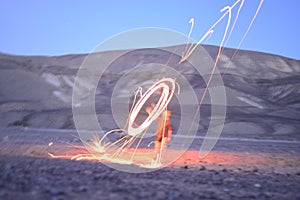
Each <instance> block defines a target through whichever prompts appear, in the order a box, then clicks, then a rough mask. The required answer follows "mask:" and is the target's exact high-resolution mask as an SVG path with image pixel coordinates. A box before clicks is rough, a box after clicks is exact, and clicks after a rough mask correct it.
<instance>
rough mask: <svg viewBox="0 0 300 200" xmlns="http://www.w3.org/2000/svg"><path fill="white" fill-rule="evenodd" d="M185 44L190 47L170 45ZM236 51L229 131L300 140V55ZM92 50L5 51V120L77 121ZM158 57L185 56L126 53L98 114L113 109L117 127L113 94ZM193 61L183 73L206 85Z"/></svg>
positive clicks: (230, 75)
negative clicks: (75, 91)
mask: <svg viewBox="0 0 300 200" xmlns="http://www.w3.org/2000/svg"><path fill="white" fill-rule="evenodd" d="M203 47H204V49H205V50H206V51H207V52H208V54H209V55H210V56H211V57H212V58H213V59H214V58H215V57H216V54H217V51H218V48H217V47H214V46H203ZM178 48H184V47H182V46H179V47H170V48H168V49H178ZM115 53H116V52H113V51H111V52H101V53H95V54H93V55H92V56H95V57H97V56H98V57H102V58H105V57H107V56H110V55H112V54H115ZM233 54H234V50H233V49H225V50H224V52H223V54H222V57H221V58H220V62H219V63H218V69H219V70H220V72H221V74H222V78H223V81H224V84H225V88H226V96H227V116H226V123H225V127H224V130H223V134H224V136H237V135H238V136H239V137H251V138H253V137H254V138H275V139H289V140H299V139H300V134H299V131H298V130H299V128H300V123H299V122H300V61H299V60H293V59H289V58H285V57H281V56H277V55H271V54H266V53H259V52H252V51H243V50H240V51H238V53H237V54H236V55H235V56H234V59H233V60H232V61H231V60H230V58H231V57H232V55H233ZM86 56H87V55H84V54H82V55H64V56H54V57H47V56H14V55H6V54H0V114H1V115H0V116H1V117H0V126H2V127H6V126H30V127H44V128H62V129H72V128H74V122H73V118H72V106H71V103H72V88H73V84H74V80H75V77H76V73H77V71H78V69H79V67H80V65H81V64H82V62H83V61H84V59H85V58H86ZM153 59H155V60H156V61H158V62H159V63H161V64H163V63H165V61H168V60H170V61H169V64H170V65H172V62H173V64H174V63H176V62H177V63H178V58H174V59H170V54H168V53H165V52H163V51H159V50H151V49H150V50H143V49H141V50H134V51H132V52H130V53H129V54H127V56H126V57H120V58H118V59H117V60H115V61H114V62H113V63H112V64H111V68H110V69H109V70H107V71H105V73H104V74H103V76H102V78H101V81H100V82H99V89H98V90H97V92H96V97H95V98H96V102H97V103H96V111H97V114H98V113H101V114H104V115H107V117H104V118H102V119H101V120H102V121H103V123H102V126H103V127H104V128H105V129H110V128H114V127H115V124H114V122H113V120H111V118H110V117H109V116H110V115H111V111H110V105H109V102H110V95H111V94H112V90H113V88H114V86H115V84H116V82H117V81H118V80H119V79H120V78H121V77H122V76H123V75H124V73H123V72H124V70H125V69H126V67H127V69H128V68H130V67H135V66H138V65H140V64H141V63H143V64H145V63H149V62H151V60H153ZM191 59H193V60H194V61H195V62H200V61H201V59H202V58H201V55H200V56H198V57H197V56H194V57H193V58H191ZM197 59H199V60H200V61H198V60H197ZM97 65H99V63H95V67H97ZM184 65H185V64H184ZM186 65H188V64H186ZM188 69H189V68H184V70H183V71H182V72H181V73H183V74H185V76H186V77H187V79H188V81H189V82H190V83H191V85H192V86H193V88H194V89H195V90H196V91H199V92H200V93H201V92H203V89H204V87H205V84H203V83H204V82H203V77H201V76H199V74H196V73H195V71H191V70H188ZM204 79H205V78H204ZM213 84H214V82H212V86H213ZM99 102H101V103H99ZM175 103H176V102H175ZM175 103H173V104H171V108H172V109H174V117H173V119H172V120H173V121H174V124H175V127H176V126H178V123H179V121H180V119H179V116H178V115H177V114H179V112H180V111H176V106H175ZM210 109H211V106H210V101H209V98H208V100H205V102H204V104H203V106H202V107H201V113H202V115H201V121H200V130H199V134H203V133H204V132H205V130H206V129H207V126H208V123H209V120H210Z"/></svg>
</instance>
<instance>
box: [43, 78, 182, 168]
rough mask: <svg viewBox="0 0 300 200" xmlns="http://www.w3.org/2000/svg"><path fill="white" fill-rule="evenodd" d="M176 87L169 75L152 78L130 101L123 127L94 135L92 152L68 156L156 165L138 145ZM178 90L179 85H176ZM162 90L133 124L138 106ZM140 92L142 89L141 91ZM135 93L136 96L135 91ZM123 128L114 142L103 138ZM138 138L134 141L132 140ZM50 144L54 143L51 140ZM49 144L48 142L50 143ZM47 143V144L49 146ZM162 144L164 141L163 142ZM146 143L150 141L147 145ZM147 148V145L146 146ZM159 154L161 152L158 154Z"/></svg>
mask: <svg viewBox="0 0 300 200" xmlns="http://www.w3.org/2000/svg"><path fill="white" fill-rule="evenodd" d="M175 90H176V81H175V79H172V78H162V79H161V80H159V81H157V82H155V83H154V84H153V85H152V86H151V87H150V88H149V89H148V90H147V91H146V92H145V93H144V94H142V96H141V97H140V99H139V100H138V101H137V102H136V103H135V102H134V103H133V108H132V109H131V111H130V114H129V117H128V125H127V126H126V127H124V128H123V129H113V130H111V131H108V132H107V133H106V134H105V135H104V136H103V137H102V138H101V139H99V138H97V137H96V138H94V139H93V141H92V143H91V144H87V145H89V147H90V149H92V151H93V152H92V153H87V152H84V153H82V154H77V155H75V156H71V157H68V156H67V157H68V158H70V159H72V160H100V161H109V162H113V163H119V164H137V165H140V166H143V167H150V168H151V167H154V168H155V167H159V166H160V164H161V163H160V160H154V159H153V158H151V157H150V158H149V157H145V156H142V155H138V154H137V149H138V148H139V145H140V143H141V140H142V139H143V138H144V135H145V133H146V130H147V129H148V128H149V126H150V125H151V124H152V123H153V121H155V120H156V119H157V118H158V117H159V116H160V115H161V114H162V113H163V112H164V111H165V110H166V109H167V106H168V104H169V103H170V101H171V100H172V97H173V95H174V92H175ZM177 90H178V91H179V88H178V89H177ZM157 91H161V94H160V97H159V99H158V101H157V103H156V104H155V106H154V108H153V109H152V111H151V112H149V115H148V117H147V118H146V119H145V120H144V121H143V122H142V123H141V124H140V125H139V126H138V127H134V122H135V120H136V118H137V116H138V115H139V113H140V111H141V109H142V108H143V107H144V105H145V104H146V103H147V102H148V101H149V99H150V98H151V96H152V95H153V94H154V93H155V92H157ZM140 93H141V92H140ZM137 94H138V92H137V93H136V94H135V99H136V95H137ZM119 131H123V132H125V133H126V135H125V136H124V137H121V138H120V139H117V140H116V141H114V142H110V141H108V140H106V138H107V137H108V136H109V135H110V134H112V133H115V132H119ZM136 140H139V141H138V143H137V145H135V147H134V145H133V143H134V142H135V141H136ZM52 144H53V143H52ZM52 144H51V145H52ZM51 145H50V144H49V146H51ZM162 145H164V144H163V143H162ZM148 146H149V145H148ZM74 148H77V149H82V147H80V146H74ZM162 150H163V147H161V148H160V154H161V153H162ZM147 151H149V149H148V150H147ZM49 156H51V157H53V158H66V157H65V156H57V155H53V154H51V153H49ZM159 158H161V156H160V157H159Z"/></svg>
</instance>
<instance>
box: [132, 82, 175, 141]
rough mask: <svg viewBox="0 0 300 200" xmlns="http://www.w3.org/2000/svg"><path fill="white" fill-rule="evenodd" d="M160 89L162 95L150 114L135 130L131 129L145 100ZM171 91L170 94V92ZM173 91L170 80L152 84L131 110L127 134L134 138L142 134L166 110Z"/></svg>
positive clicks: (172, 83)
mask: <svg viewBox="0 0 300 200" xmlns="http://www.w3.org/2000/svg"><path fill="white" fill-rule="evenodd" d="M165 82H169V83H170V85H171V88H170V87H169V86H168V85H167V84H166V83H165ZM160 88H162V89H163V90H162V94H161V96H160V98H159V100H158V102H157V103H156V104H155V107H154V108H153V110H152V111H151V112H150V114H149V116H148V117H147V118H146V119H145V120H144V122H143V123H142V124H141V125H140V126H138V127H137V128H134V127H133V123H134V121H135V119H136V117H137V116H138V114H139V112H140V110H141V109H142V107H143V106H144V105H145V103H146V102H147V100H148V99H149V98H150V97H151V95H152V94H153V93H154V92H155V91H157V90H158V89H160ZM170 89H171V92H170ZM174 91H175V80H174V79H172V78H163V79H161V80H159V81H157V82H156V83H154V84H153V85H152V86H151V87H150V88H149V89H148V90H147V91H146V92H145V93H144V94H143V96H142V97H141V98H140V99H139V101H138V102H137V103H136V104H135V106H134V108H133V109H132V113H131V115H130V118H129V119H130V120H129V124H128V134H129V135H132V136H136V135H138V134H140V133H142V132H143V131H144V130H145V129H146V128H148V127H149V126H150V125H151V123H152V122H153V121H154V120H155V119H156V118H157V117H158V116H160V115H161V113H162V112H163V111H164V109H166V107H167V106H168V104H169V103H170V101H171V99H172V97H173V94H174Z"/></svg>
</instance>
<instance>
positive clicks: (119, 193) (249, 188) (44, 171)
mask: <svg viewBox="0 0 300 200" xmlns="http://www.w3.org/2000/svg"><path fill="white" fill-rule="evenodd" d="M72 135H73V134H72V133H67V132H62V133H55V131H52V132H49V131H48V132H47V131H45V130H39V131H33V130H31V131H21V130H15V129H3V130H1V131H0V199H101V200H102V199H129V200H130V199H146V200H147V199H180V200H182V199H300V157H299V155H300V153H299V152H300V143H299V142H297V141H263V140H261V141H257V140H253V141H249V140H247V141H242V140H237V139H234V140H233V139H231V140H228V139H226V138H223V139H220V140H219V142H218V143H217V145H216V146H215V148H214V151H212V152H211V153H210V154H208V156H207V157H205V158H204V159H200V158H199V156H198V155H199V152H198V150H199V145H200V143H201V140H196V141H195V143H194V144H193V145H192V146H191V149H190V150H189V151H187V152H186V153H185V154H183V156H182V157H181V158H180V159H178V160H177V161H176V162H174V163H173V164H172V165H170V166H168V167H166V168H163V169H161V170H158V171H154V172H149V173H141V174H134V173H126V172H120V171H117V170H114V169H112V168H109V167H107V166H106V165H104V164H102V163H100V162H95V161H74V160H68V159H54V158H49V156H48V154H47V152H49V151H50V150H51V152H52V153H55V154H59V153H60V154H64V153H68V151H70V152H72V149H70V148H66V146H65V145H58V142H59V141H60V142H61V143H62V144H64V142H71V143H78V141H77V140H78V139H77V140H76V138H74V136H72ZM50 141H53V142H54V143H55V144H56V145H54V146H53V147H48V143H49V142H50ZM78 144H79V143H78ZM73 153H74V152H73ZM175 153H176V152H175Z"/></svg>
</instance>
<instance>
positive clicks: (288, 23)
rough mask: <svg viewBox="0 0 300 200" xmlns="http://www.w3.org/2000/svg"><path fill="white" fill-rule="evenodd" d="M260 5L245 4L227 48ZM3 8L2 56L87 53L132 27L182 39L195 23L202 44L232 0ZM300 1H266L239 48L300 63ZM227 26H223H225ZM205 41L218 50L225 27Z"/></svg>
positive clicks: (249, 0)
mask: <svg viewBox="0 0 300 200" xmlns="http://www.w3.org/2000/svg"><path fill="white" fill-rule="evenodd" d="M259 1H260V0H245V5H244V8H243V10H242V13H241V15H240V18H239V21H238V23H237V26H236V29H235V32H234V34H233V35H232V38H231V40H230V41H229V43H228V45H227V46H228V47H233V48H234V47H237V46H238V43H239V41H240V39H241V38H242V36H243V33H244V32H245V30H246V29H247V26H248V24H249V23H250V21H251V18H252V16H253V15H254V13H255V9H256V8H257V6H258V4H259ZM0 2H1V4H0V5H1V6H0V25H1V37H0V45H1V46H0V52H3V53H9V54H18V55H62V54H69V53H88V52H90V51H92V50H93V49H94V48H95V47H96V46H97V45H98V44H100V43H101V42H103V41H104V40H106V39H107V38H109V37H111V36H113V35H115V34H118V33H120V32H123V31H127V30H130V29H134V28H141V27H160V28H167V29H172V30H175V31H178V32H181V33H184V34H187V33H188V31H189V27H190V24H189V23H188V22H189V19H190V18H191V17H193V18H194V19H195V27H194V31H193V33H192V38H193V39H195V40H199V39H200V38H201V36H202V35H203V34H204V33H205V32H206V31H207V30H208V29H209V27H210V26H211V25H212V24H213V23H214V22H215V21H216V20H217V19H218V18H219V17H220V16H221V13H220V9H221V8H223V7H224V6H226V5H230V4H232V3H233V2H234V1H233V0H187V1H183V0H180V1H176V0H165V1H164V0H160V1H159V0H152V1H141V0H139V1H138V0H127V1H114V0H110V1H107V0H106V1H71V0H70V1H66V0H60V1H58V0H57V1H55V0H43V1H40V0H26V1H21V0H19V1H17V0H6V1H1V0H0ZM299 8H300V1H298V0H288V1H282V0H265V1H264V4H263V6H262V8H261V11H260V13H259V15H258V16H257V19H256V21H255V22H254V24H253V27H252V28H251V30H250V32H249V33H248V35H247V37H246V39H245V40H244V42H243V44H242V46H241V49H248V50H255V51H262V52H268V53H273V54H278V55H283V56H287V57H291V58H296V59H300V44H299V41H300V40H299V39H298V38H299V37H300V27H299V22H298V20H300V14H299V13H300V12H299ZM224 22H225V21H224ZM224 22H223V23H220V25H219V26H218V27H217V28H216V31H215V33H214V34H213V35H212V37H211V38H210V39H209V40H208V41H207V42H206V43H207V44H213V45H218V44H219V43H220V40H221V38H222V33H223V32H222V30H224V28H225V27H224V26H225V23H224Z"/></svg>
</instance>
